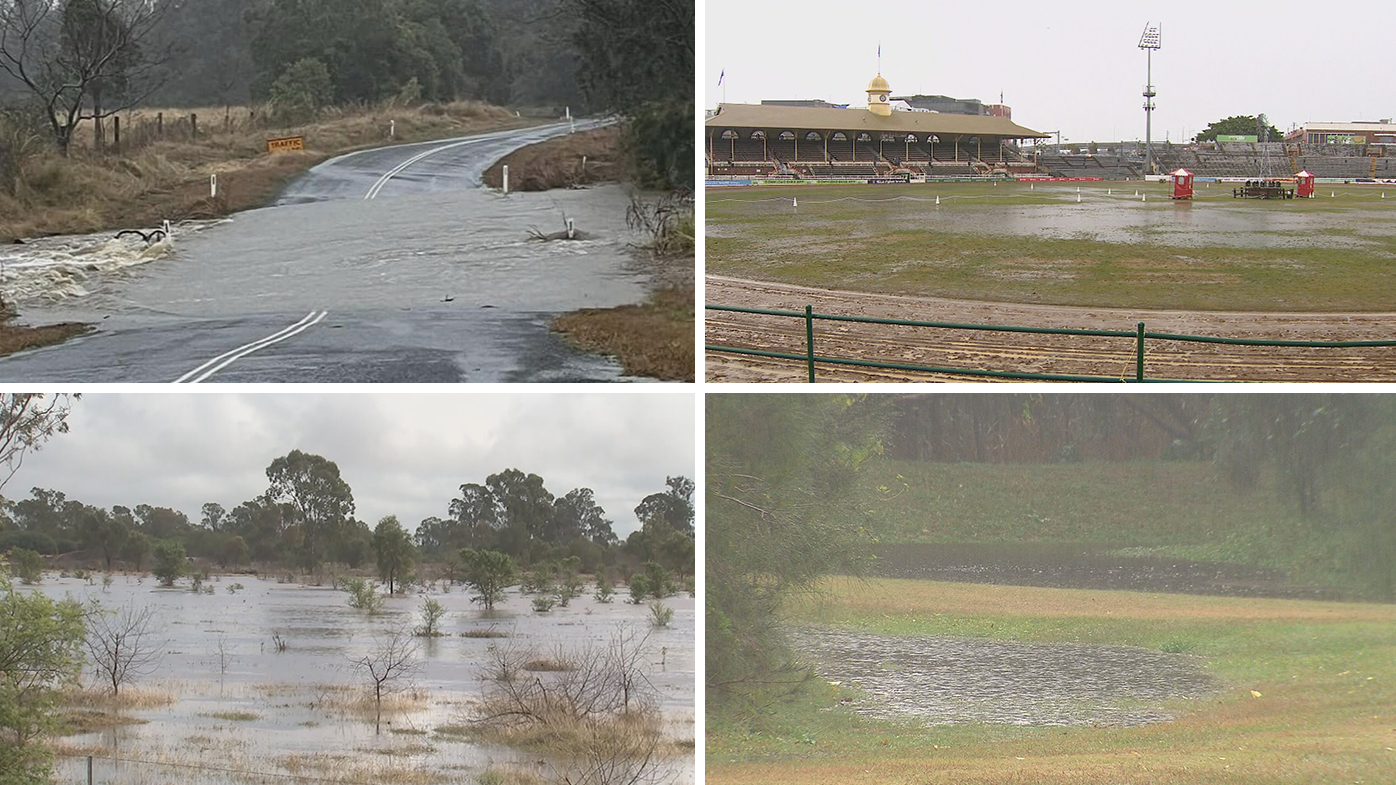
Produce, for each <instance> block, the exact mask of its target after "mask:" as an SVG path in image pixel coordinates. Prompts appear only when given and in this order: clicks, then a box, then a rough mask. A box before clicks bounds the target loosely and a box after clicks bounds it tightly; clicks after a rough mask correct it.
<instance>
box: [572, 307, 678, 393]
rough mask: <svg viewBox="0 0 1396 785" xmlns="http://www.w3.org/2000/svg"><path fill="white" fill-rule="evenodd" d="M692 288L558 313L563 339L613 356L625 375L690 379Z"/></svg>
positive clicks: (588, 349)
mask: <svg viewBox="0 0 1396 785" xmlns="http://www.w3.org/2000/svg"><path fill="white" fill-rule="evenodd" d="M693 295H694V290H693V288H692V287H691V286H690V287H687V288H684V287H667V288H664V289H660V290H659V291H657V292H655V293H654V294H652V295H650V297H649V299H648V300H647V301H645V303H643V304H641V305H623V306H621V307H619V308H588V309H584V310H580V311H575V312H573V313H569V314H564V315H563V316H559V317H558V318H557V319H555V320H554V321H553V329H554V330H556V331H557V332H559V333H562V334H563V336H564V337H565V338H566V340H567V342H568V343H570V344H572V345H573V346H576V347H578V348H580V349H584V350H586V351H590V352H598V353H601V354H607V355H610V356H612V357H615V358H616V359H618V360H619V361H620V363H621V365H622V366H623V367H624V368H625V372H626V373H627V374H630V375H631V376H648V377H651V378H655V379H663V380H665V381H680V382H691V381H693V379H694V374H695V365H694V363H695V357H694V304H693Z"/></svg>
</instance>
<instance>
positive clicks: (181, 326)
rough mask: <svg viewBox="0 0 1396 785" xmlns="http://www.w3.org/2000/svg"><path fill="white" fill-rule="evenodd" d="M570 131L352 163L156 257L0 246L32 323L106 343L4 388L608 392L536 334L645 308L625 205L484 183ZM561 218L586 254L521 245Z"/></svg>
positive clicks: (124, 244) (618, 200)
mask: <svg viewBox="0 0 1396 785" xmlns="http://www.w3.org/2000/svg"><path fill="white" fill-rule="evenodd" d="M579 127H582V126H579ZM567 130H568V128H567V126H548V127H544V128H540V129H530V130H527V131H513V132H504V133H498V134H487V135H484V136H482V137H472V138H470V139H466V140H456V141H449V142H437V143H429V144H426V145H410V146H405V147H397V148H388V149H385V150H371V151H365V152H361V153H356V154H351V155H350V156H345V157H343V158H340V159H335V160H332V161H329V162H326V163H325V164H322V165H320V166H319V167H316V168H315V170H313V171H311V172H310V173H307V175H305V176H304V177H303V178H302V179H301V180H299V181H297V182H295V183H293V184H292V185H291V186H290V187H289V188H288V189H287V192H286V194H285V195H284V196H283V198H282V200H281V206H278V207H273V208H267V209H263V210H254V211H250V212H246V213H241V214H238V215H236V216H234V217H233V218H232V219H230V220H227V221H221V222H213V223H200V224H193V225H182V226H178V227H176V230H175V232H174V236H173V238H172V239H171V240H170V241H168V242H162V243H157V244H155V245H153V246H150V247H145V246H144V244H143V243H141V242H140V241H139V240H130V239H124V240H122V241H114V240H112V239H111V235H110V234H106V235H101V236H92V237H85V238H50V239H47V240H42V241H37V242H35V243H34V244H33V245H32V246H16V247H14V248H5V249H3V250H0V264H3V266H4V269H5V273H4V284H3V287H4V289H5V290H6V291H7V292H8V293H9V295H10V296H11V297H12V298H15V299H17V300H18V301H19V303H18V304H19V308H20V311H21V313H22V314H23V315H24V317H25V319H26V320H28V321H30V322H31V323H40V322H57V321H81V322H90V323H94V324H97V325H98V326H99V328H100V329H99V332H98V333H96V334H95V335H93V336H90V337H87V338H84V339H82V340H79V341H75V342H72V343H70V344H66V345H63V346H58V347H53V348H49V349H43V350H39V351H35V352H30V353H27V354H23V355H19V356H15V357H11V358H7V359H5V360H0V380H11V381H14V380H24V381H54V382H88V381H90V382H114V381H123V382H132V381H146V382H150V381H155V382H169V381H175V380H177V379H183V380H186V381H261V382H378V381H382V382H462V381H489V382H495V381H500V382H505V381H613V380H617V379H619V378H621V377H620V370H619V368H618V367H617V366H616V365H615V364H614V363H612V362H610V361H609V360H605V359H602V358H597V357H593V356H587V355H582V354H579V353H577V352H574V351H572V350H571V349H569V348H568V347H566V346H565V345H564V344H562V342H561V341H560V340H559V339H558V338H557V337H556V336H554V335H552V334H550V333H549V331H548V325H549V324H550V322H551V320H552V318H553V316H555V315H556V314H559V313H564V312H567V311H571V310H575V309H577V308H587V307H597V308H605V307H613V306H617V305H624V304H628V303H633V302H638V301H640V300H642V299H643V298H644V296H645V294H646V283H647V280H648V279H647V276H646V275H645V274H644V272H643V271H642V270H639V269H636V267H635V265H634V264H633V262H632V259H631V256H630V250H631V245H632V244H634V243H637V242H639V241H640V239H639V238H638V237H636V236H635V235H634V234H632V233H631V231H630V230H629V229H628V227H627V226H626V224H625V210H626V207H627V206H628V204H629V196H628V194H626V193H625V192H624V191H623V190H622V189H621V188H619V187H614V186H608V187H601V188H595V189H590V190H579V191H558V192H549V193H543V194H522V193H515V194H511V195H510V196H508V197H507V198H506V197H503V196H501V195H500V194H498V193H496V192H492V191H487V190H485V189H482V188H480V187H479V177H480V173H481V172H482V171H483V170H484V169H485V168H486V167H488V166H489V165H490V164H491V163H493V162H494V161H495V160H497V159H498V158H499V157H500V156H502V155H504V154H506V153H507V152H509V151H510V150H512V149H514V148H516V147H519V146H522V145H523V144H525V143H527V142H531V141H536V140H538V139H542V138H546V137H548V136H550V135H551V136H555V135H558V134H562V133H566V131H567ZM388 175H393V176H392V177H388ZM370 195H372V197H373V198H371V199H369V198H366V197H368V196H370ZM567 218H571V219H573V220H574V221H575V224H576V226H577V227H578V228H579V229H582V230H583V231H585V232H586V233H587V234H588V235H590V238H589V239H586V240H583V241H574V242H551V243H543V242H538V241H535V240H532V239H530V238H529V230H530V228H537V229H539V230H541V231H542V232H544V233H547V232H555V231H558V230H560V229H563V228H565V220H566V219H567ZM186 377H187V378H186Z"/></svg>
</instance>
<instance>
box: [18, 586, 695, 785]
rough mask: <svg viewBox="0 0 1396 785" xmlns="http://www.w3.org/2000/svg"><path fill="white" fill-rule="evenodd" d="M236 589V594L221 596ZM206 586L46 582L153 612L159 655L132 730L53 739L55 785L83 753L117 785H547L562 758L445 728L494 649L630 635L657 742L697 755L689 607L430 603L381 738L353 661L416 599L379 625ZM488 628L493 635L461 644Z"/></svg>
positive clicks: (472, 695)
mask: <svg viewBox="0 0 1396 785" xmlns="http://www.w3.org/2000/svg"><path fill="white" fill-rule="evenodd" d="M238 583H240V584H242V585H243V587H244V588H242V589H240V590H235V591H233V592H229V591H228V587H229V586H232V585H234V584H238ZM209 585H211V586H213V588H214V590H215V591H214V593H213V594H194V593H192V592H190V591H188V590H187V589H186V590H161V589H157V588H155V582H154V581H153V580H151V579H148V578H147V579H145V580H144V581H138V580H137V579H135V578H121V577H118V578H117V579H116V582H115V584H114V585H113V586H111V587H110V589H109V590H107V591H103V589H102V587H101V586H100V585H96V586H94V585H88V584H87V583H85V582H83V581H79V580H76V579H61V580H60V579H54V578H50V579H48V580H46V581H45V582H44V583H43V584H42V585H41V586H40V587H39V590H41V591H43V592H44V593H46V594H48V595H50V596H54V597H62V596H63V595H65V594H71V595H73V596H75V597H77V598H79V599H81V600H83V601H86V600H88V599H92V598H95V599H98V600H99V601H100V602H102V603H103V604H104V605H109V606H117V605H121V604H122V603H125V602H128V601H134V602H135V603H136V604H137V605H138V606H142V605H150V606H153V607H154V608H155V609H156V618H157V620H158V626H159V634H158V639H159V641H160V642H161V649H162V651H163V652H164V655H163V657H162V658H161V660H160V663H159V669H158V672H156V673H153V674H151V675H150V676H148V677H146V678H143V679H140V680H138V681H137V682H136V684H135V685H134V687H132V688H130V691H131V693H132V694H133V695H150V696H154V697H157V698H159V700H156V701H152V703H157V704H161V705H150V706H148V707H142V706H140V705H137V706H135V707H132V708H128V709H125V710H123V713H124V714H125V715H126V716H127V717H128V718H129V719H131V720H134V721H135V722H133V723H131V724H126V725H122V726H119V727H116V728H109V729H105V730H101V731H97V732H93V733H88V734H83V735H77V736H69V737H66V738H64V739H62V740H61V746H60V751H62V752H66V753H67V756H64V757H60V758H59V759H58V761H57V769H56V775H57V779H58V781H60V782H78V781H80V780H82V779H83V778H84V777H85V776H86V765H87V764H86V760H85V757H84V756H86V755H89V754H90V755H94V756H97V758H96V760H95V761H94V767H95V771H96V775H97V777H96V781H97V782H99V783H111V784H112V785H146V784H147V783H150V784H151V785H154V783H168V782H185V783H187V782H197V783H207V784H208V785H244V784H245V783H249V782H261V781H268V782H270V781H278V782H293V781H295V780H292V779H286V777H287V776H288V775H301V776H304V777H309V778H316V777H318V778H325V779H329V780H334V781H338V782H363V783H365V785H368V783H373V784H374V785H379V784H380V783H388V782H403V783H406V784H407V785H434V783H447V782H462V781H473V780H474V779H475V777H477V776H478V775H480V774H481V773H482V772H484V771H485V770H487V769H488V768H490V767H491V766H494V765H498V764H508V765H513V766H521V767H524V768H527V769H529V770H537V771H538V773H540V774H542V775H545V776H550V775H551V773H552V772H554V771H555V770H556V767H557V766H558V765H559V764H558V762H557V761H553V760H549V759H547V758H546V757H545V756H540V755H539V754H537V753H532V754H530V753H526V752H521V751H518V750H514V749H510V748H506V747H500V746H495V745H489V744H481V743H479V742H477V741H474V740H471V739H470V738H468V737H465V736H462V735H460V734H459V733H458V732H455V731H453V726H459V725H461V724H462V723H463V722H464V721H465V719H466V717H467V716H468V712H469V708H470V706H471V705H472V703H473V702H474V701H476V700H478V698H479V696H480V694H481V690H482V687H483V681H482V673H483V669H484V666H485V663H486V661H487V659H488V657H489V650H490V648H491V647H494V646H506V645H507V646H527V647H534V648H537V649H538V650H539V651H540V652H542V653H544V654H552V653H554V652H557V651H559V650H562V651H575V650H577V649H578V648H579V647H584V646H588V645H592V646H598V647H605V646H607V645H608V644H609V643H610V642H611V640H612V638H613V637H614V636H615V635H617V634H622V633H625V632H629V633H633V634H634V635H635V637H636V640H637V641H642V645H643V652H642V658H641V659H642V661H643V662H644V663H645V665H644V667H643V676H644V682H645V684H646V685H647V689H652V690H653V693H654V695H655V696H656V697H657V699H658V701H659V703H660V706H661V710H662V712H663V716H664V720H665V730H666V736H667V737H668V739H669V740H670V741H671V742H674V743H676V744H679V745H682V747H686V748H687V749H690V750H691V749H692V747H691V746H688V745H691V744H692V740H693V738H694V694H695V683H696V680H695V659H694V633H695V629H696V622H695V614H694V601H693V599H692V598H689V597H687V596H679V597H674V598H670V599H669V600H666V604H668V605H670V606H671V607H673V609H674V617H673V621H672V622H671V624H670V626H669V627H667V628H653V627H652V626H651V624H650V620H649V615H650V611H649V608H648V606H646V605H639V606H636V605H631V604H627V603H625V602H624V601H623V600H622V599H621V598H620V597H617V598H616V601H615V602H612V603H609V604H602V603H598V602H596V601H595V600H593V599H592V598H591V597H590V596H585V597H580V598H577V599H574V600H572V602H571V603H570V605H569V607H567V608H561V607H559V608H555V609H553V610H552V611H550V612H548V613H535V612H534V611H533V610H532V605H531V600H530V599H529V598H527V597H521V596H519V595H517V594H511V595H510V596H509V598H508V599H507V600H506V601H505V602H503V603H501V604H499V605H498V606H496V609H495V610H494V611H493V612H490V613H486V612H484V611H481V610H479V608H478V606H476V605H475V604H473V603H471V601H470V599H469V596H468V594H467V593H466V592H465V591H464V590H462V589H460V588H459V587H456V588H454V589H453V590H452V591H450V592H446V593H442V592H440V591H434V592H431V593H430V595H429V596H431V597H432V598H434V599H436V600H437V601H439V602H440V603H442V604H443V605H444V606H445V607H446V609H447V616H446V618H445V621H444V622H443V624H444V627H443V631H444V632H445V635H444V636H442V637H439V638H433V639H424V638H418V639H416V640H417V642H418V644H419V649H418V651H417V654H416V661H417V665H418V667H419V670H418V671H417V673H416V674H415V675H414V676H413V677H412V678H411V680H410V683H405V684H402V685H400V686H401V687H402V688H403V689H402V690H401V691H400V692H398V693H396V694H395V695H394V696H393V697H392V698H391V700H390V703H391V705H392V706H393V707H394V708H393V710H392V711H390V712H387V713H385V716H384V726H383V731H382V733H381V734H379V733H375V729H374V723H373V716H372V712H371V711H369V710H367V709H366V704H365V702H364V699H365V696H366V695H367V694H368V688H367V685H366V682H365V679H364V676H363V674H362V672H361V671H360V670H359V669H358V668H357V667H356V666H355V665H354V664H353V661H354V660H355V659H357V658H360V657H363V656H364V655H365V654H366V653H368V652H370V651H371V650H373V649H374V648H375V647H376V645H377V642H378V641H381V640H382V639H383V638H384V636H385V635H387V634H389V633H390V632H391V631H392V630H395V629H398V628H401V627H402V626H404V625H407V626H415V625H417V624H418V623H419V621H420V620H419V612H418V609H419V606H420V605H421V603H422V596H421V595H413V596H411V597H405V598H393V599H390V600H388V601H387V603H386V607H385V608H384V610H383V612H382V613H381V614H379V615H376V616H368V615H366V614H364V613H363V612H362V611H357V610H354V609H352V608H350V607H348V605H347V596H348V595H346V594H345V593H344V592H340V591H336V590H333V589H330V588H317V587H308V586H301V585H297V584H295V583H289V582H288V583H277V582H276V581H273V580H261V579H258V578H252V577H242V576H239V577H224V578H222V579H221V580H215V581H214V582H212V583H210V584H209ZM623 594H624V592H622V595H623ZM482 633H487V634H490V635H494V636H498V637H466V636H467V635H470V636H479V635H482ZM274 636H279V637H280V638H282V639H284V640H285V641H286V642H287V648H286V650H285V651H281V652H279V651H277V650H276V646H275V645H274V642H273V641H274ZM220 642H221V653H220ZM541 675H542V676H544V677H546V674H541ZM164 701H172V702H164ZM682 747H681V748H682ZM111 757H119V758H122V759H123V760H122V761H121V762H120V763H117V762H114V761H112V760H109V758H111ZM200 767H203V768H200ZM246 772H258V773H263V774H266V775H270V776H269V777H268V778H261V777H258V776H252V775H249V774H247V773H246ZM693 772H694V764H693V758H692V757H691V754H690V755H682V754H680V755H677V756H671V757H666V758H665V759H664V761H663V763H662V766H661V768H660V772H659V773H660V774H661V775H662V776H663V777H664V778H667V779H674V780H677V781H679V782H692V781H693Z"/></svg>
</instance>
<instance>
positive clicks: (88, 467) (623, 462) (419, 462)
mask: <svg viewBox="0 0 1396 785" xmlns="http://www.w3.org/2000/svg"><path fill="white" fill-rule="evenodd" d="M68 423H69V426H70V432H69V433H67V434H63V435H58V436H55V437H53V439H51V440H50V441H49V442H48V443H47V444H46V445H44V447H43V449H42V450H40V451H39V452H37V453H33V454H31V455H29V456H28V457H27V458H26V459H25V461H24V465H23V467H22V468H21V469H20V471H19V473H18V474H16V475H15V477H14V478H13V479H12V480H11V481H10V482H9V484H8V485H6V486H5V488H4V494H5V495H6V496H7V497H9V498H12V499H23V498H28V496H29V489H30V488H32V487H35V486H39V487H43V488H51V489H53V490H58V491H62V492H64V493H65V494H67V496H68V498H70V499H77V500H79V501H82V502H84V503H87V504H93V505H97V506H99V507H106V508H111V506H112V505H117V504H120V505H125V506H127V507H135V506H136V505H138V504H149V505H152V506H156V507H173V508H175V509H177V510H181V511H183V512H184V513H185V514H187V515H188V516H189V518H190V520H191V521H193V522H195V523H197V522H198V520H199V517H200V508H201V507H202V506H203V503H204V502H209V501H213V502H218V503H219V504H222V505H223V507H224V508H226V509H229V510H231V509H232V508H233V507H236V506H237V505H238V504H240V503H242V502H244V501H247V500H249V499H252V498H253V497H255V496H257V495H258V494H260V493H262V492H263V491H265V490H266V488H267V478H266V468H267V465H268V464H270V463H271V462H272V461H273V460H275V459H276V458H279V457H281V456H283V455H285V454H286V453H288V452H290V451H291V450H293V449H300V450H303V451H305V452H311V453H316V454H319V455H323V456H324V457H326V458H329V459H330V460H332V461H334V462H335V463H337V464H338V465H339V470H340V474H341V476H342V477H343V478H344V479H345V481H347V482H348V483H349V485H350V487H351V488H352V489H353V491H354V501H355V505H356V512H355V515H356V517H357V518H359V519H360V520H362V521H366V522H367V523H368V524H369V525H370V526H372V525H374V524H375V523H377V521H378V519H379V518H381V517H383V516H384V515H396V516H398V519H399V520H400V521H402V524H403V526H405V527H407V528H408V529H414V528H415V527H416V525H417V524H418V523H420V522H421V520H422V519H423V518H426V517H429V516H432V515H435V516H439V517H446V507H447V505H448V504H449V503H450V501H451V499H452V498H455V497H456V496H457V495H458V493H459V488H460V486H461V485H462V484H463V483H467V482H478V483H483V482H484V480H485V477H487V476H488V475H490V474H494V473H496V472H500V471H503V470H504V469H508V468H517V469H519V470H520V471H523V472H525V473H533V474H537V475H540V476H541V477H542V478H543V480H544V482H545V483H546V485H547V488H548V490H549V491H551V492H552V493H553V494H554V495H555V496H562V495H563V494H565V493H567V492H568V491H570V490H572V489H574V488H579V487H587V488H591V489H592V490H593V491H595V494H596V499H597V502H598V503H599V504H600V505H601V506H602V507H604V508H605V510H606V517H608V518H610V519H611V520H612V521H613V522H614V529H615V531H616V534H617V535H619V536H620V537H622V538H624V537H625V536H626V535H627V534H628V533H630V532H631V531H633V530H635V529H636V528H637V527H638V524H637V522H636V520H635V514H634V508H635V505H637V504H639V503H640V500H641V499H643V498H644V497H645V496H648V495H649V494H651V493H659V492H662V491H664V490H665V485H664V478H665V476H666V475H683V476H686V477H689V478H690V479H692V478H693V477H694V470H695V463H694V461H695V457H694V456H695V452H694V430H695V420H694V398H693V395H692V394H688V393H680V394H669V393H661V394H653V393H648V394H638V393H610V394H596V393H585V394H581V393H568V394H509V395H481V394H454V395H441V394H427V395H407V394H330V395H316V394H284V393H283V394H238V395H228V394H187V393H182V394H159V393H144V394H132V395H110V394H108V395H98V394H89V395H84V396H83V398H82V400H81V401H79V402H77V403H76V404H74V406H73V412H72V414H71V415H70V416H69V418H68Z"/></svg>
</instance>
